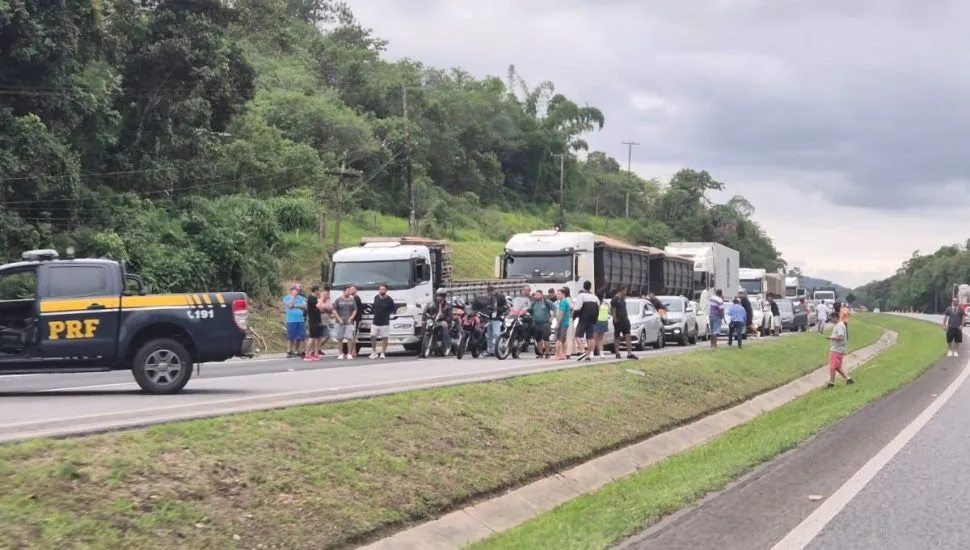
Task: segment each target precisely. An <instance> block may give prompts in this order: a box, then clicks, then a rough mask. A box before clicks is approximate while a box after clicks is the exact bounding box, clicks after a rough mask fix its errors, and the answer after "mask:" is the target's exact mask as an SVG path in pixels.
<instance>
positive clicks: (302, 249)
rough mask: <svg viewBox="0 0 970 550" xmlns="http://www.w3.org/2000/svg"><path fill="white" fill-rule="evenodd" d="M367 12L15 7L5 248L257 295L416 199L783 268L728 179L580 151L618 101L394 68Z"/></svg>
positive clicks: (460, 231)
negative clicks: (70, 256)
mask: <svg viewBox="0 0 970 550" xmlns="http://www.w3.org/2000/svg"><path fill="white" fill-rule="evenodd" d="M366 23H367V22H366V21H363V22H361V21H357V20H356V19H355V18H354V16H353V14H352V13H351V11H350V10H349V9H348V8H347V7H346V5H345V4H343V3H340V2H331V1H327V0H235V1H233V2H231V3H230V2H225V1H222V0H193V1H192V2H185V1H181V0H155V1H153V2H133V1H131V0H100V1H98V2H66V3H53V4H45V3H37V2H27V3H14V4H12V5H11V9H10V10H8V13H5V17H3V18H0V36H3V37H4V41H3V44H2V46H3V47H0V191H2V192H0V223H2V224H3V227H4V230H3V231H2V232H0V260H10V259H16V258H18V257H19V255H20V253H21V252H22V251H23V250H26V249H31V248H42V247H43V248H46V247H56V248H59V249H63V248H66V247H67V246H69V245H71V246H74V247H75V248H76V249H77V251H78V253H79V254H82V255H88V256H103V257H109V258H115V259H118V260H124V261H125V262H127V264H128V266H129V269H130V270H132V271H134V272H138V273H140V274H141V275H143V276H144V277H145V278H146V279H147V280H148V281H149V282H150V283H151V284H152V286H153V288H155V289H156V290H159V291H182V290H196V291H198V290H242V291H245V292H247V293H249V294H250V296H252V297H254V298H256V299H257V300H258V301H259V302H260V303H263V304H269V306H271V305H272V304H274V303H275V302H276V301H277V300H278V299H279V296H280V295H281V292H282V289H283V288H284V285H285V283H286V282H288V281H290V280H297V279H298V280H303V281H306V282H309V281H315V280H317V279H318V278H319V265H320V261H321V260H322V259H323V258H324V257H325V256H326V254H327V252H328V251H329V250H330V249H331V248H332V247H333V246H334V243H335V239H336V244H347V243H353V242H355V241H356V239H358V238H359V237H360V236H362V235H365V234H386V235H400V234H406V233H408V232H409V231H410V230H411V229H412V228H409V227H408V226H407V223H406V222H404V220H405V219H406V218H407V216H408V213H409V211H410V209H411V206H412V204H413V207H414V212H415V217H416V219H417V226H416V227H415V228H413V230H414V232H415V233H417V234H419V235H423V236H431V237H440V238H447V239H450V240H453V241H456V242H459V243H471V242H481V241H489V242H494V243H499V242H502V241H504V240H505V239H506V238H507V237H508V236H509V235H510V234H513V233H516V232H521V231H530V230H532V229H536V228H538V227H552V226H553V225H555V224H557V223H560V221H561V220H560V212H561V211H562V212H564V218H565V219H564V220H563V221H565V224H566V225H565V227H566V229H591V230H594V231H597V232H600V233H605V234H607V235H610V236H614V237H617V238H620V239H624V240H626V241H629V242H632V243H637V244H649V245H653V246H658V247H662V246H664V244H666V242H668V241H670V240H688V241H718V242H722V243H724V244H726V245H728V246H731V247H732V248H735V249H737V250H739V251H740V253H741V264H742V266H751V267H765V268H769V269H774V268H777V267H781V266H782V265H783V263H784V262H783V261H782V259H781V258H780V255H779V253H778V251H777V250H776V249H775V248H774V246H773V244H772V242H771V239H770V238H769V237H768V236H767V235H766V234H765V233H764V231H763V230H762V229H761V228H760V226H758V224H757V223H756V222H755V221H754V220H753V218H752V216H753V215H754V210H753V208H752V207H751V205H750V203H748V201H746V200H745V199H744V198H743V197H740V196H736V197H734V198H732V199H731V200H730V201H728V202H727V203H725V204H711V203H710V202H709V201H708V200H707V195H708V194H709V193H710V192H711V191H714V190H723V189H725V188H726V187H728V186H727V185H726V184H725V183H724V182H721V181H719V180H717V179H716V178H715V177H714V176H713V175H712V174H710V173H708V172H707V171H705V170H702V169H699V168H696V169H695V168H684V169H683V170H680V171H679V172H677V173H676V174H675V175H674V176H673V177H672V178H671V179H670V180H669V181H666V182H660V181H657V180H655V179H643V178H641V177H639V176H637V175H634V174H631V173H628V172H625V171H623V170H622V169H621V166H620V164H619V163H618V162H617V161H616V159H614V158H611V157H610V156H609V155H607V154H605V153H603V152H599V151H588V152H587V154H586V155H585V160H580V158H579V157H581V156H583V155H581V154H580V153H582V152H583V151H584V150H586V149H587V147H588V146H587V143H586V141H585V140H584V137H585V136H588V135H590V134H591V133H593V132H596V131H598V130H600V129H601V128H603V126H604V125H605V124H606V123H607V120H608V118H607V117H608V115H609V116H624V113H622V112H618V113H604V112H602V111H601V110H600V109H598V108H596V107H595V106H591V105H588V104H586V103H585V101H584V99H583V98H575V99H574V98H569V97H566V96H565V95H563V94H561V93H559V92H557V90H556V88H555V86H554V85H553V84H552V83H549V82H543V83H538V84H529V83H528V82H527V81H526V80H525V79H524V78H523V77H522V76H521V75H519V74H518V73H517V72H516V71H515V69H514V67H510V68H509V70H508V72H507V74H505V75H502V76H500V77H499V76H486V77H482V78H477V77H474V76H472V75H470V74H468V73H467V72H465V71H463V70H461V69H460V68H453V69H439V68H433V67H427V66H425V65H422V64H421V63H420V62H418V61H412V60H406V61H396V62H392V61H388V60H386V59H384V58H383V57H382V56H383V51H384V47H385V45H386V44H385V42H384V41H383V40H381V39H380V37H377V36H375V35H374V34H373V33H372V32H371V31H370V30H369V29H368V28H367V26H366ZM509 61H510V62H512V61H514V60H509ZM557 155H565V158H564V162H563V164H562V173H561V174H560V161H559V157H557ZM560 181H562V196H563V199H564V200H563V201H562V204H559V203H560ZM409 189H410V190H413V193H412V192H409ZM412 198H413V201H412ZM337 219H341V222H340V234H339V237H336V236H335V233H336V232H337V230H336V226H337ZM321 226H323V227H326V232H325V236H324V238H323V239H321V238H319V233H320V227H321ZM459 246H463V245H459ZM489 246H492V248H491V249H492V250H493V249H494V246H497V245H489ZM489 250H490V249H489V248H487V247H484V246H467V247H464V248H463V252H467V253H463V254H461V256H462V257H463V258H467V259H468V262H467V264H466V265H462V264H459V265H458V269H459V274H461V275H462V276H466V275H467V276H476V277H478V276H481V275H487V274H489V273H491V267H490V261H491V260H490V259H489V256H490V255H491V252H489Z"/></svg>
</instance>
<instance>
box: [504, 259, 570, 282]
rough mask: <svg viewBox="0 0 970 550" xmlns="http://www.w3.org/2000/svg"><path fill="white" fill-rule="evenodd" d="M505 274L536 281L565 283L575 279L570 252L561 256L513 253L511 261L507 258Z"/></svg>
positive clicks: (509, 276)
mask: <svg viewBox="0 0 970 550" xmlns="http://www.w3.org/2000/svg"><path fill="white" fill-rule="evenodd" d="M505 276H506V277H507V278H511V279H517V278H525V279H527V280H528V281H530V282H534V283H541V282H548V283H565V282H567V281H572V280H573V257H572V255H570V254H563V255H561V256H560V255H556V256H545V255H544V256H528V255H521V254H513V257H512V260H511V261H510V260H505Z"/></svg>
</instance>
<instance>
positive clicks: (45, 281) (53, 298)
mask: <svg viewBox="0 0 970 550" xmlns="http://www.w3.org/2000/svg"><path fill="white" fill-rule="evenodd" d="M70 256H72V253H71V251H70V250H69V251H68V258H69V259H63V260H62V259H58V258H59V256H58V254H57V252H56V251H54V250H33V251H30V252H25V253H24V254H23V256H22V258H23V261H22V262H17V263H12V264H5V265H2V266H0V375H5V374H35V373H49V374H53V373H82V372H105V371H111V370H130V371H131V372H132V374H133V375H134V377H135V381H136V382H138V385H139V386H141V387H142V389H143V390H145V391H146V392H149V393H153V394H171V393H177V392H179V391H180V390H181V389H182V388H183V387H185V384H186V383H188V381H189V378H190V377H191V376H192V368H193V365H195V364H196V363H204V362H213V361H215V362H218V361H225V360H226V359H229V358H231V357H235V356H239V355H249V354H250V353H251V350H252V340H251V339H250V338H249V337H248V334H247V321H248V316H249V306H248V302H247V297H246V294H245V293H242V292H212V293H202V294H146V292H145V285H144V284H143V283H142V280H141V278H140V277H138V276H136V275H132V274H128V273H125V269H124V266H122V265H121V264H119V263H118V262H114V261H111V260H103V259H70Z"/></svg>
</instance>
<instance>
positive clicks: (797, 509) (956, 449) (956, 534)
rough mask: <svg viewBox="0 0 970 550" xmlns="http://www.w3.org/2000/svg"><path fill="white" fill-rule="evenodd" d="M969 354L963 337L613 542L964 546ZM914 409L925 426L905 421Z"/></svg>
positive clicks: (969, 460)
mask: <svg viewBox="0 0 970 550" xmlns="http://www.w3.org/2000/svg"><path fill="white" fill-rule="evenodd" d="M920 318H922V319H924V320H928V321H932V322H934V323H940V322H941V320H942V319H941V317H940V316H938V315H936V316H930V315H924V316H920ZM940 338H941V339H942V338H943V333H942V330H941V332H940ZM968 342H970V340H968ZM968 355H970V345H967V344H965V345H964V346H963V349H962V350H961V355H960V357H959V358H948V357H945V358H943V359H942V360H941V361H940V362H939V363H938V364H937V365H936V366H935V367H933V368H932V369H930V370H929V371H927V373H926V374H924V375H923V376H922V377H921V378H919V379H918V380H916V381H915V382H913V383H912V384H910V385H908V386H906V387H904V388H903V389H902V390H900V391H899V392H897V393H895V394H893V395H891V396H889V397H887V398H884V399H881V400H878V401H875V402H873V403H871V404H870V405H868V406H866V407H865V408H863V409H861V410H860V411H859V412H857V413H856V414H854V415H852V416H851V417H848V418H846V419H845V420H843V421H841V422H839V423H837V424H835V425H834V426H832V427H830V428H829V429H827V430H825V431H823V432H821V433H820V434H818V435H816V436H815V437H813V438H812V439H810V440H809V441H807V442H806V443H805V444H803V445H802V446H801V447H799V448H798V449H796V450H794V451H791V452H789V453H786V454H784V455H782V456H780V457H779V458H777V459H776V460H774V461H772V462H771V463H768V464H766V465H764V466H762V467H760V468H758V469H757V470H755V471H754V472H752V473H750V474H749V475H747V476H745V477H743V478H742V479H741V480H739V481H738V482H737V483H735V484H733V485H732V486H731V487H729V488H728V489H726V490H724V491H722V492H720V493H717V494H714V495H711V496H710V497H708V498H707V499H705V500H704V501H703V502H701V503H700V504H698V505H697V506H695V507H692V508H689V509H686V510H683V511H681V512H679V513H677V514H674V515H673V516H671V517H669V518H667V519H665V520H664V521H662V522H661V523H660V524H658V525H656V526H654V527H653V528H651V529H649V530H647V531H646V532H645V533H643V534H641V535H638V536H637V537H634V538H631V539H629V540H627V541H624V542H623V543H621V544H620V545H618V550H621V549H622V550H759V549H761V550H802V549H806V548H807V549H809V550H848V549H852V550H896V549H900V550H903V549H906V550H915V549H922V548H933V549H937V548H939V549H954V550H956V549H961V550H962V549H965V548H970V525H968V524H967V523H966V520H965V518H967V517H970V479H967V476H965V475H963V472H964V471H966V469H967V467H968V466H970V429H968V428H970V426H968V422H970V421H968V420H967V419H968V418H970V384H965V383H964V380H965V379H966V378H967V376H968V375H970V370H968V369H970V366H968V363H970V357H968ZM948 391H950V392H952V398H950V399H948V400H946V401H945V403H944V402H942V401H941V396H942V397H943V398H946V397H947V395H948V394H947V392H948ZM936 407H939V411H938V412H936V413H935V414H933V413H934V410H935V408H936ZM920 418H923V419H924V420H926V421H927V422H926V424H925V426H923V427H920V426H919V425H918V424H917V425H916V426H915V427H913V423H914V422H915V421H916V420H917V419H920ZM900 434H902V436H901V435H900ZM909 436H912V439H909V440H906V437H909ZM886 449H889V451H886ZM897 449H900V450H899V451H898V454H895V455H893V454H892V451H895V450H897ZM877 457H878V458H877ZM883 463H884V467H880V466H881V465H882V464H883ZM850 480H853V481H852V482H851V483H850V482H849V481H850ZM847 484H848V485H847ZM846 486H847V487H848V489H846V488H843V487H846ZM856 489H861V490H859V491H858V492H857V493H854V492H853V491H855V490H856ZM813 495H818V496H821V497H822V498H823V500H822V501H817V500H814V499H813V498H810V497H812V496H813ZM843 506H844V508H843ZM833 511H834V512H835V513H834V514H833V515H831V516H830V515H829V514H832V513H833ZM830 517H832V518H834V519H831V521H826V520H827V519H829V518H830ZM809 518H811V519H809Z"/></svg>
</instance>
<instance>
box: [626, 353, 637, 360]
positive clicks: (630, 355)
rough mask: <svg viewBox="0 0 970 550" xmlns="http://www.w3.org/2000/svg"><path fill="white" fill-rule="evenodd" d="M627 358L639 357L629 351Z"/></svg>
mask: <svg viewBox="0 0 970 550" xmlns="http://www.w3.org/2000/svg"><path fill="white" fill-rule="evenodd" d="M626 358H627V359H637V356H636V355H633V354H632V353H628V354H626Z"/></svg>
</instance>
